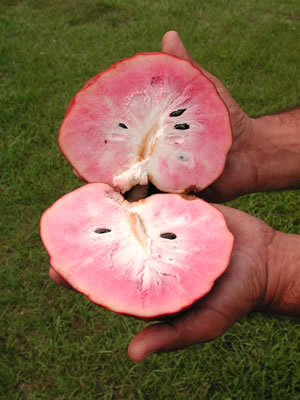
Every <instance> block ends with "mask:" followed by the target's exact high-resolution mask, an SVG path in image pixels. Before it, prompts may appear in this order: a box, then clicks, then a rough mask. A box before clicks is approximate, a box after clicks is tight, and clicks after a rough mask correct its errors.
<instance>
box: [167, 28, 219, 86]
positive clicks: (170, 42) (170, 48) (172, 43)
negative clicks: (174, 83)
mask: <svg viewBox="0 0 300 400" xmlns="http://www.w3.org/2000/svg"><path fill="white" fill-rule="evenodd" d="M161 48H162V51H163V52H164V53H168V54H171V55H173V56H177V57H180V58H183V59H184V60H187V61H190V62H191V63H192V64H193V65H194V66H195V67H197V68H198V69H200V71H201V72H202V73H203V74H204V75H205V76H207V77H208V78H209V79H210V80H211V81H212V82H213V83H214V84H215V85H216V87H217V89H219V88H222V89H224V86H223V85H222V83H221V82H220V81H219V79H218V78H216V77H215V76H214V75H212V74H211V73H210V72H208V71H206V69H205V68H203V67H201V65H199V64H198V63H197V62H196V61H194V60H193V58H192V57H191V56H190V54H189V52H188V51H187V49H186V48H185V47H184V44H183V43H182V41H181V39H180V37H179V35H178V33H177V32H176V31H169V32H167V33H165V34H164V36H163V38H162V41H161Z"/></svg>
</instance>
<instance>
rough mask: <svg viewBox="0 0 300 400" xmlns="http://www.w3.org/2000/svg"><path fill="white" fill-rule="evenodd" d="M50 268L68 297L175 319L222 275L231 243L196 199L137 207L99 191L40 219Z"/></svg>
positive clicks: (92, 189)
mask: <svg viewBox="0 0 300 400" xmlns="http://www.w3.org/2000/svg"><path fill="white" fill-rule="evenodd" d="M41 237H42V240H43V243H44V245H45V247H46V249H47V251H48V254H49V257H50V264H51V265H52V267H53V268H54V269H55V271H56V272H57V273H58V274H60V275H61V276H62V277H63V278H64V279H65V280H66V281H67V282H68V283H70V284H71V285H72V286H73V288H74V289H76V290H78V291H80V292H82V293H83V294H84V295H86V296H88V297H89V298H90V300H92V301H93V302H95V303H96V304H99V305H102V306H104V307H106V308H108V309H110V310H112V311H115V312H118V313H124V314H128V315H134V316H136V317H140V318H145V319H154V318H156V317H159V316H164V315H169V314H174V313H177V312H179V311H181V310H183V309H185V308H187V307H189V306H191V305H192V304H193V303H194V302H195V301H196V300H198V299H200V298H201V297H203V296H204V295H205V294H206V293H208V292H209V291H210V289H211V288H212V285H213V283H214V281H215V280H216V279H217V278H218V277H219V276H220V275H221V274H222V273H223V272H224V271H225V269H226V268H227V265H228V263H229V258H230V255H231V250H232V245H233V237H232V234H231V233H230V232H229V230H228V228H227V226H226V224H225V220H224V217H223V215H222V214H221V213H220V212H219V211H218V210H217V209H216V208H215V207H213V206H211V205H209V204H207V203H206V202H204V201H203V200H200V199H198V198H196V197H192V196H191V197H186V196H183V195H178V194H156V195H153V196H150V197H148V198H146V199H143V200H140V201H138V202H133V203H130V202H127V201H126V200H125V199H124V198H123V196H122V195H121V194H119V193H117V192H115V191H114V190H113V189H112V188H111V187H109V186H108V185H106V184H102V183H91V184H87V185H84V186H82V187H81V188H79V189H76V190H74V191H73V192H71V193H69V194H67V195H65V196H63V197H62V198H61V199H59V200H58V201H56V202H55V203H54V204H53V205H52V206H51V207H50V208H48V210H46V211H45V213H44V214H43V216H42V219H41Z"/></svg>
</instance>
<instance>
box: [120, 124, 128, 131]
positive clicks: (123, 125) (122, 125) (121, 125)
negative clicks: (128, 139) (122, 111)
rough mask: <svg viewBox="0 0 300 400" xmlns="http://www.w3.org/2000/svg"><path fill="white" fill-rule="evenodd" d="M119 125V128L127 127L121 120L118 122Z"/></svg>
mask: <svg viewBox="0 0 300 400" xmlns="http://www.w3.org/2000/svg"><path fill="white" fill-rule="evenodd" d="M119 126H120V127H121V128H124V129H128V128H127V126H126V125H125V124H123V122H120V123H119Z"/></svg>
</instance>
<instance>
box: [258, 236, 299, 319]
mask: <svg viewBox="0 0 300 400" xmlns="http://www.w3.org/2000/svg"><path fill="white" fill-rule="evenodd" d="M260 310H261V311H265V312H270V313H274V314H283V315H291V316H300V236H299V235H294V234H287V233H282V232H278V231H275V233H274V236H273V240H272V242H271V243H270V245H269V246H268V249H267V282H266V290H265V296H264V301H263V304H262V307H260Z"/></svg>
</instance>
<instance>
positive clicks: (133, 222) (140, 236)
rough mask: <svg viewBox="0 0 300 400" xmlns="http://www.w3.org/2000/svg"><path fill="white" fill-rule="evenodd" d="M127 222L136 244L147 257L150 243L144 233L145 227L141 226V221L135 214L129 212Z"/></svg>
mask: <svg viewBox="0 0 300 400" xmlns="http://www.w3.org/2000/svg"><path fill="white" fill-rule="evenodd" d="M128 219H129V221H128V223H129V227H130V229H131V232H132V234H133V236H134V237H135V239H136V240H137V242H138V243H139V244H140V246H141V247H142V249H143V250H144V252H145V253H146V255H147V256H150V253H151V252H150V246H149V244H150V241H149V238H148V236H147V233H146V229H145V226H144V224H143V221H142V220H141V218H140V216H139V215H138V214H137V213H135V212H131V213H129V217H128Z"/></svg>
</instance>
